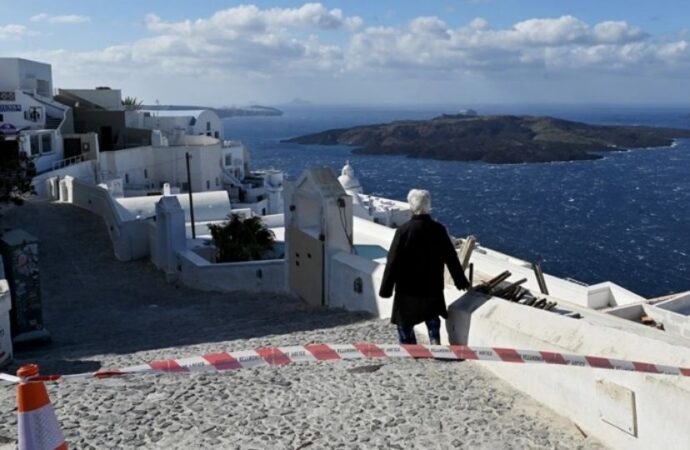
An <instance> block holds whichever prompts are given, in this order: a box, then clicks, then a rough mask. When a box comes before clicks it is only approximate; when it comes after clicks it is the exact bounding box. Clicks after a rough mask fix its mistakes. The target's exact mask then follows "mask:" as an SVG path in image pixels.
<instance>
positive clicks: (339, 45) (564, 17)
mask: <svg viewBox="0 0 690 450" xmlns="http://www.w3.org/2000/svg"><path fill="white" fill-rule="evenodd" d="M0 7H1V8H2V11H3V14H2V15H0V55H2V56H17V57H23V58H28V59H33V60H38V61H43V62H48V63H50V64H52V66H53V78H54V85H55V86H56V87H64V88H89V87H95V86H110V87H112V88H119V89H122V90H123V94H124V95H130V96H135V97H137V98H139V99H142V100H143V101H144V102H146V103H153V102H155V101H159V102H160V103H162V104H175V103H176V104H182V103H186V104H190V103H191V104H203V105H208V106H224V105H246V104H254V103H258V104H267V105H280V104H284V103H289V102H291V101H292V100H294V99H302V100H306V101H309V102H312V103H316V104H362V105H364V104H377V105H383V104H391V105H394V104H404V105H414V104H441V103H443V104H446V103H455V104H465V105H473V104H486V103H495V104H521V103H531V104H535V103H559V104H562V103H606V104H611V103H613V104H618V103H621V104H622V103H635V104H636V103H642V104H656V105H659V104H674V105H678V104H683V105H684V104H688V105H690V76H688V75H689V74H690V2H689V1H688V0H655V1H648V0H596V1H594V0H454V1H444V0H425V1H422V0H348V1H346V0H339V1H335V0H334V1H322V2H320V3H317V2H315V3H308V2H303V1H279V0H272V1H268V0H266V1H263V0H262V1H257V0H255V1H251V0H248V1H245V2H236V1H221V0H203V1H196V2H190V1H184V2H183V1H177V0H118V1H107V0H22V1H19V0H12V1H7V0H0Z"/></svg>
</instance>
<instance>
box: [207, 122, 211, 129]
mask: <svg viewBox="0 0 690 450" xmlns="http://www.w3.org/2000/svg"><path fill="white" fill-rule="evenodd" d="M206 131H211V122H206Z"/></svg>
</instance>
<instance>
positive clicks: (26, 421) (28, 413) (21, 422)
mask: <svg viewBox="0 0 690 450" xmlns="http://www.w3.org/2000/svg"><path fill="white" fill-rule="evenodd" d="M37 375H38V366H37V365H36V364H28V365H25V366H22V367H20V368H19V370H17V376H18V377H19V378H20V379H21V381H20V383H19V384H18V385H17V416H18V417H17V418H18V431H19V433H18V434H19V450H58V449H59V450H67V444H66V443H65V437H64V435H63V434H62V428H61V427H60V424H59V423H58V420H57V417H56V416H55V411H54V410H53V405H52V404H51V403H50V398H48V391H46V387H45V385H44V384H43V382H42V381H31V380H30V379H29V378H30V377H35V376H37Z"/></svg>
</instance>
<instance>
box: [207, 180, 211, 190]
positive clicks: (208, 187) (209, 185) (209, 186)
mask: <svg viewBox="0 0 690 450" xmlns="http://www.w3.org/2000/svg"><path fill="white" fill-rule="evenodd" d="M206 189H207V190H209V189H211V182H210V181H209V180H206Z"/></svg>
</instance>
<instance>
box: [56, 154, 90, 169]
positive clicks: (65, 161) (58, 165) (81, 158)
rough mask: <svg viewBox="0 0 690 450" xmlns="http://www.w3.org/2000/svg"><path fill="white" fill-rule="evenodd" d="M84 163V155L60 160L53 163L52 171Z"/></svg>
mask: <svg viewBox="0 0 690 450" xmlns="http://www.w3.org/2000/svg"><path fill="white" fill-rule="evenodd" d="M82 161H84V155H77V156H72V157H71V158H65V159H61V160H60V161H55V162H54V163H53V170H57V169H62V168H64V167H67V166H71V165H72V164H77V163H80V162H82Z"/></svg>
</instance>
